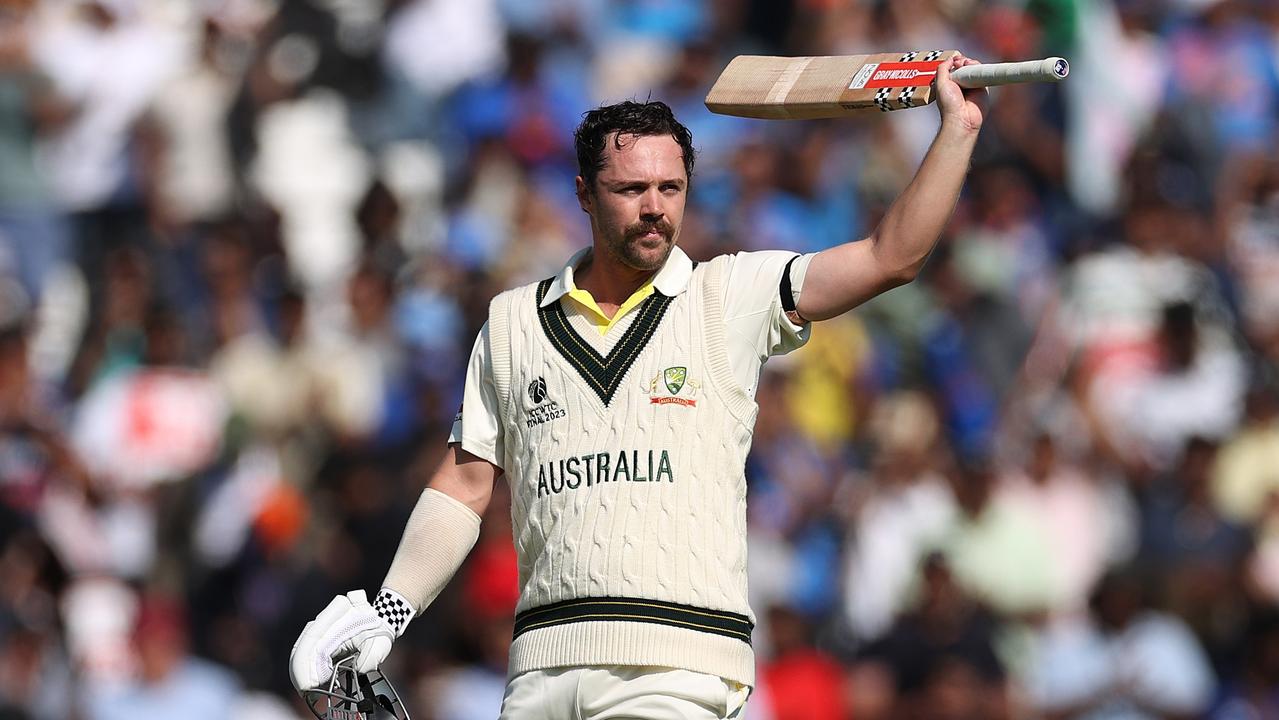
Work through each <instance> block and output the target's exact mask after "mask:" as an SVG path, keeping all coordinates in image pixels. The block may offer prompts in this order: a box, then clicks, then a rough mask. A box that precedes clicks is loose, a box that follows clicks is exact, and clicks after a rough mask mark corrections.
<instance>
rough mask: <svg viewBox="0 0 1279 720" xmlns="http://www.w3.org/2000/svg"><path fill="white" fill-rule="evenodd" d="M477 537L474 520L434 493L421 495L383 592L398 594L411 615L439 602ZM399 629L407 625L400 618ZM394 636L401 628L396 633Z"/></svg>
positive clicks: (463, 509)
mask: <svg viewBox="0 0 1279 720" xmlns="http://www.w3.org/2000/svg"><path fill="white" fill-rule="evenodd" d="M479 537H480V516H479V515H476V514H475V511H473V510H471V509H470V508H469V507H467V506H466V505H464V504H463V503H462V502H461V501H459V500H457V499H455V498H453V497H450V496H449V495H446V494H444V493H442V492H440V491H439V490H436V489H434V488H427V489H426V490H424V491H422V495H421V497H419V498H418V501H417V505H416V506H414V508H413V514H412V515H410V516H409V522H408V525H407V527H405V528H404V536H403V537H401V538H400V547H399V549H397V550H396V551H395V559H394V560H392V561H391V569H390V570H389V571H387V573H386V580H384V581H383V582H382V585H383V587H385V588H387V589H390V590H393V591H395V592H396V593H399V594H400V595H401V596H402V597H403V598H404V599H405V600H407V601H408V603H409V605H410V606H412V609H413V612H414V614H415V615H416V614H420V613H421V612H422V611H423V610H425V609H426V606H427V605H430V604H431V602H432V601H434V600H435V598H436V597H437V596H439V594H440V591H441V590H443V589H444V586H445V585H447V584H448V581H449V580H450V579H451V578H452V577H453V573H455V572H457V569H458V568H459V567H461V566H462V561H463V560H465V559H466V556H467V555H469V554H470V552H471V548H472V547H474V546H475V541H476V540H477V539H479ZM404 624H405V625H407V624H408V619H407V618H405V621H404ZM396 630H397V634H399V633H401V632H403V626H400V627H397V628H396Z"/></svg>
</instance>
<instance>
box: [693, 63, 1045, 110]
mask: <svg viewBox="0 0 1279 720" xmlns="http://www.w3.org/2000/svg"><path fill="white" fill-rule="evenodd" d="M956 53H957V51H955V50H932V51H927V52H908V53H880V54H876V55H837V56H827V57H775V56H768V55H738V56H737V57H735V58H733V61H732V62H730V63H729V64H728V67H726V68H724V71H723V72H722V73H720V76H719V79H718V80H716V81H715V85H714V86H712V87H711V91H710V93H708V94H707V95H706V107H707V108H708V109H709V110H710V111H711V112H714V113H719V114H721V115H737V116H739V117H751V118H765V119H814V118H833V117H841V116H844V115H851V114H854V113H860V112H866V111H874V110H879V111H881V112H888V111H890V110H901V109H903V108H912V107H919V106H921V105H927V104H929V103H931V102H933V101H935V100H936V99H937V97H936V94H935V93H934V92H933V80H934V79H935V78H936V77H937V67H938V66H939V65H940V64H941V63H943V62H949V61H950V59H951V58H952V57H954V56H955V54H956ZM1069 73H1070V64H1069V63H1067V62H1066V60H1065V59H1063V58H1059V57H1050V58H1044V59H1043V60H1031V61H1029V62H1011V63H989V64H982V65H970V66H968V67H962V68H960V69H958V70H955V71H953V72H951V74H950V77H951V79H952V80H954V81H955V82H956V83H958V84H959V85H960V86H961V87H966V88H977V87H990V86H993V85H1007V84H1009V83H1024V82H1057V81H1059V80H1061V79H1062V78H1065V77H1066V75H1068V74H1069Z"/></svg>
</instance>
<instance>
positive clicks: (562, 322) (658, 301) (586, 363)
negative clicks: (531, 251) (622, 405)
mask: <svg viewBox="0 0 1279 720" xmlns="http://www.w3.org/2000/svg"><path fill="white" fill-rule="evenodd" d="M685 258H687V256H685ZM690 264H691V263H690ZM556 279H557V278H548V279H546V280H543V281H542V282H541V283H539V284H538V286H537V305H538V310H537V315H538V320H539V321H540V322H541V325H542V331H543V332H545V333H546V337H547V339H548V340H550V341H551V345H552V346H553V347H554V348H555V349H556V351H558V352H559V354H560V355H561V356H563V357H564V359H565V360H567V361H568V362H569V364H570V365H572V366H573V367H574V368H575V369H576V370H577V372H578V374H579V375H581V377H582V379H583V380H585V381H586V384H587V385H588V386H589V387H590V388H591V389H592V390H594V391H595V394H596V395H598V396H599V399H600V401H601V402H603V403H604V406H605V407H608V404H609V403H610V402H611V401H612V400H613V395H614V394H615V393H616V392H617V388H618V386H619V385H620V384H621V382H622V378H623V377H625V376H626V372H627V371H628V370H630V369H631V366H632V365H634V364H635V360H636V359H637V358H638V357H639V355H640V352H641V351H642V350H643V349H644V348H645V346H647V345H648V342H649V340H651V339H652V337H653V333H655V332H656V331H657V326H658V325H659V324H661V321H662V317H663V316H664V315H665V314H666V308H667V307H669V306H670V304H671V300H672V299H673V298H672V297H671V296H669V295H666V294H665V293H663V292H662V291H661V290H660V289H659V288H656V287H655V288H654V291H653V294H652V295H649V296H648V299H646V300H644V302H642V303H641V304H640V306H639V308H638V309H637V310H635V312H636V313H637V314H636V317H635V320H634V321H633V322H632V323H631V325H630V327H628V328H626V333H625V334H623V335H622V338H621V340H619V341H618V342H617V345H615V346H614V347H613V349H612V350H610V351H609V353H608V356H607V357H605V356H602V355H600V354H599V352H597V351H596V350H595V349H594V348H593V347H591V346H590V344H588V343H587V342H586V341H585V340H583V339H582V338H581V336H579V335H578V334H577V331H575V330H574V329H573V327H572V326H571V325H570V324H569V321H568V316H567V315H565V314H564V307H563V305H561V303H559V302H550V303H547V302H544V300H545V299H546V297H547V295H548V293H549V291H550V290H551V286H552V284H554V283H555V281H556ZM685 284H687V283H685Z"/></svg>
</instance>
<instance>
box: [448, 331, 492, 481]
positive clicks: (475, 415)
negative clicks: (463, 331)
mask: <svg viewBox="0 0 1279 720" xmlns="http://www.w3.org/2000/svg"><path fill="white" fill-rule="evenodd" d="M453 443H460V444H461V446H462V449H463V450H465V451H467V452H469V453H471V454H472V455H475V456H476V457H480V458H483V459H485V460H487V461H489V462H491V463H493V464H494V465H496V466H498V467H502V456H503V454H504V452H503V450H504V448H503V440H502V421H501V414H500V411H499V408H498V403H497V388H496V386H494V384H493V363H492V362H491V361H490V360H489V326H488V323H485V324H484V327H482V328H480V333H479V335H478V336H477V337H476V338H475V346H474V347H473V348H471V359H470V362H468V363H467V367H466V385H465V387H464V388H463V390H462V407H460V408H458V411H457V416H456V417H454V418H453V428H452V430H450V431H449V444H453Z"/></svg>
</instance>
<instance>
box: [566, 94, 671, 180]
mask: <svg viewBox="0 0 1279 720" xmlns="http://www.w3.org/2000/svg"><path fill="white" fill-rule="evenodd" d="M610 135H612V137H613V147H614V148H615V149H617V150H621V149H622V144H621V137H622V136H623V135H639V136H645V135H670V136H671V137H672V138H674V139H675V142H677V143H679V147H680V150H681V151H682V152H683V155H684V173H685V175H687V176H688V178H689V179H690V180H691V179H692V177H693V154H694V150H693V134H692V133H691V132H689V131H688V128H686V127H684V125H683V124H681V123H680V121H679V120H676V119H675V113H673V112H671V108H670V106H668V105H667V104H666V103H664V102H661V101H660V100H651V101H649V102H642V103H640V102H635V101H633V100H624V101H622V102H619V103H615V104H613V105H602V106H600V107H598V108H595V109H594V110H590V111H588V112H586V113H584V114H583V115H582V124H581V125H578V126H577V130H576V131H575V132H574V133H573V144H574V146H575V147H576V148H577V167H578V172H579V174H580V175H581V176H582V179H583V180H585V181H586V186H587V187H590V188H593V187H595V177H596V176H597V175H599V172H600V170H601V169H602V168H603V167H604V143H605V142H606V141H607V139H608V137H609V136H610Z"/></svg>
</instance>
